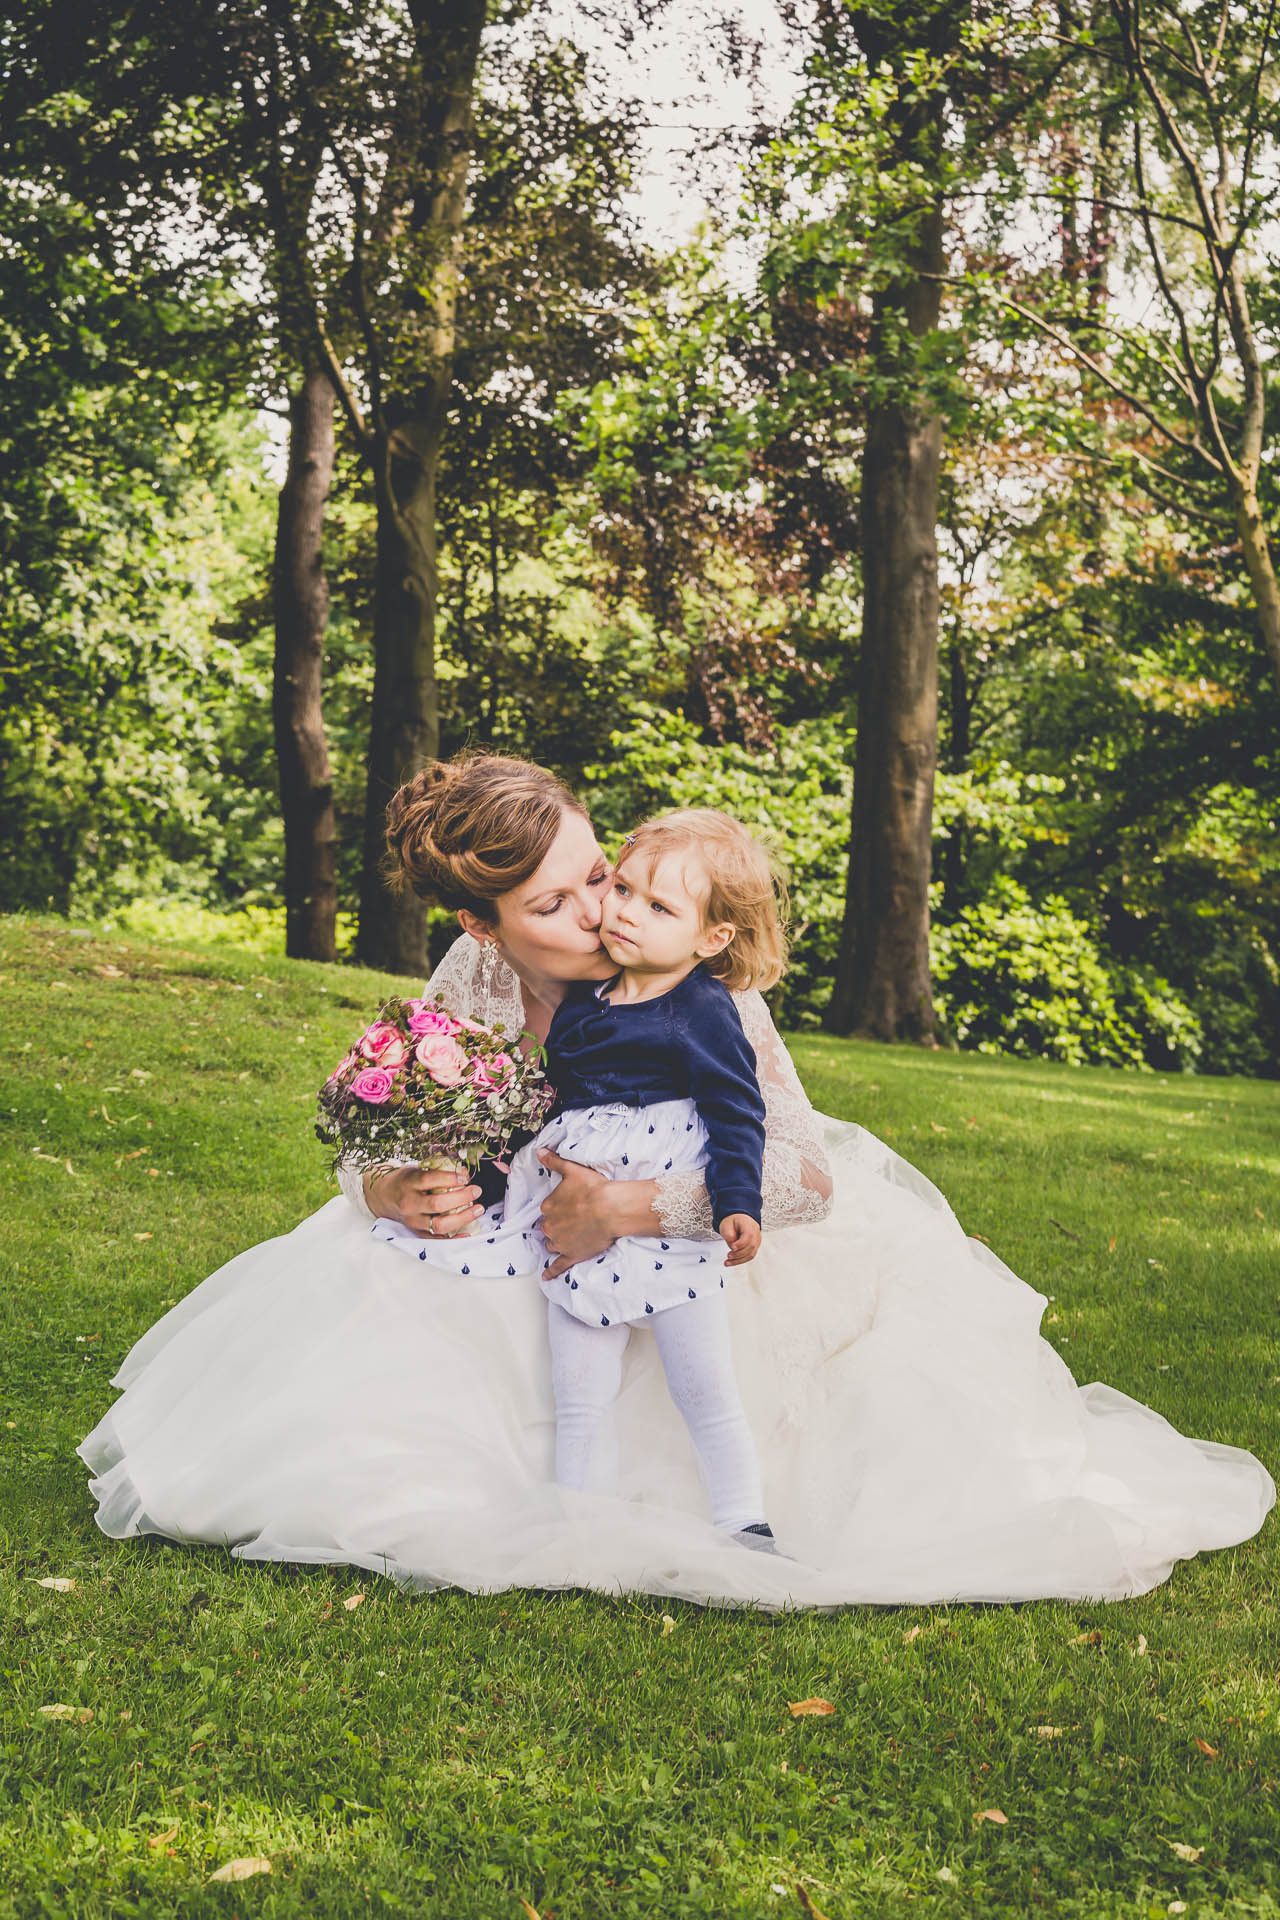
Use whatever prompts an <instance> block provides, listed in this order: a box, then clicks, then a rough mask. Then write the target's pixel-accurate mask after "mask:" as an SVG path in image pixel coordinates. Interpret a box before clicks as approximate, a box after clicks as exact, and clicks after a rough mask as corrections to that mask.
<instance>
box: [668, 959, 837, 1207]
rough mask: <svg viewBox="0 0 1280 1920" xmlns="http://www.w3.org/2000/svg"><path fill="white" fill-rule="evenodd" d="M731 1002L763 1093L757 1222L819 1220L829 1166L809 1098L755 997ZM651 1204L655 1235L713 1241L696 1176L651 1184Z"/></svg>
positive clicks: (827, 1203) (827, 1198)
mask: <svg viewBox="0 0 1280 1920" xmlns="http://www.w3.org/2000/svg"><path fill="white" fill-rule="evenodd" d="M734 999H735V1001H736V1002H737V1007H738V1013H739V1015H740V1016H741V1019H742V1030H743V1032H744V1033H745V1034H746V1036H747V1039H748V1040H749V1041H750V1042H751V1045H752V1046H753V1048H754V1049H755V1056H756V1073H757V1075H758V1077H759V1080H760V1091H761V1093H762V1094H763V1095H764V1106H765V1114H764V1128H765V1147H764V1168H763V1174H764V1177H763V1180H762V1182H761V1191H762V1193H763V1197H764V1208H763V1211H762V1215H761V1221H760V1224H761V1226H762V1227H763V1228H764V1230H765V1232H766V1233H769V1232H772V1231H773V1230H774V1229H776V1228H778V1227H796V1226H801V1225H803V1224H805V1223H806V1222H809V1221H813V1220H825V1219H826V1217H827V1215H828V1214H829V1213H830V1211H831V1167H830V1164H829V1162H828V1160H827V1156H826V1153H825V1151H824V1149H823V1145H822V1135H821V1132H820V1130H819V1126H818V1120H817V1116H816V1115H815V1113H814V1111H813V1108H812V1107H811V1106H810V1104H809V1096H808V1094H807V1093H806V1092H805V1090H804V1088H803V1087H802V1086H801V1084H800V1076H799V1074H798V1073H797V1072H796V1070H795V1064H794V1062H793V1061H792V1058H791V1055H790V1054H789V1053H788V1052H787V1049H786V1047H785V1046H784V1045H783V1042H782V1037H781V1035H780V1034H779V1032H778V1029H777V1028H776V1027H775V1026H774V1024H773V1020H772V1018H771V1017H770V1014H769V1009H768V1007H766V1005H765V1003H764V1001H763V999H762V998H761V996H760V995H759V994H758V993H755V992H752V993H739V994H735V995H734ZM655 1206H656V1209H657V1212H658V1215H659V1218H660V1219H661V1221H662V1231H663V1232H664V1233H667V1234H670V1235H671V1236H672V1237H673V1238H675V1237H677V1236H679V1237H680V1238H682V1239H691V1240H709V1239H712V1238H713V1237H714V1235H715V1225H714V1222H713V1221H712V1218H711V1202H710V1201H709V1200H708V1198H707V1188H706V1182H705V1180H704V1179H703V1177H702V1175H701V1174H700V1173H684V1174H671V1175H669V1176H668V1177H667V1178H666V1179H663V1180H659V1182H658V1197H657V1200H656V1202H655Z"/></svg>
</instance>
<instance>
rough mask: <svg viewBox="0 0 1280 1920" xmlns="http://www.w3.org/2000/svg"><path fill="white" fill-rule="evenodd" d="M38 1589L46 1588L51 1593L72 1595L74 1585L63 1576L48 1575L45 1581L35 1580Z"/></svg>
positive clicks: (73, 1582) (72, 1581)
mask: <svg viewBox="0 0 1280 1920" xmlns="http://www.w3.org/2000/svg"><path fill="white" fill-rule="evenodd" d="M36 1585H37V1586H38V1587H48V1589H49V1591H50V1592H51V1593H74V1592H75V1589H76V1583H75V1581H74V1580H68V1579H67V1578H66V1576H65V1575H64V1574H50V1575H49V1576H48V1578H47V1579H44V1580H37V1581H36Z"/></svg>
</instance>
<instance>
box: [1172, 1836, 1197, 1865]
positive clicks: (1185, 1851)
mask: <svg viewBox="0 0 1280 1920" xmlns="http://www.w3.org/2000/svg"><path fill="white" fill-rule="evenodd" d="M1165 1845H1166V1847H1171V1848H1172V1850H1173V1851H1174V1853H1176V1854H1177V1856H1178V1858H1179V1860H1185V1861H1186V1862H1187V1864H1188V1866H1192V1867H1194V1865H1195V1863H1196V1861H1197V1860H1199V1859H1200V1858H1201V1856H1202V1855H1203V1853H1204V1848H1203V1847H1189V1846H1188V1845H1187V1843H1186V1841H1185V1840H1166V1841H1165Z"/></svg>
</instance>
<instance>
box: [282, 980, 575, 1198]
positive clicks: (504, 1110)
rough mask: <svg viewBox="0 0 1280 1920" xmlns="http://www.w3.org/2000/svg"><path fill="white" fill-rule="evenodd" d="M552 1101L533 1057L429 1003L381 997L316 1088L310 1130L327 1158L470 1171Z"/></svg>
mask: <svg viewBox="0 0 1280 1920" xmlns="http://www.w3.org/2000/svg"><path fill="white" fill-rule="evenodd" d="M554 1098H555V1094H554V1090H553V1089H552V1088H551V1087H550V1086H548V1084H547V1078H546V1075H545V1074H544V1072H543V1070H542V1065H541V1056H540V1055H539V1054H522V1053H520V1052H519V1051H518V1050H517V1047H516V1046H515V1045H514V1044H513V1043H512V1042H510V1041H509V1040H507V1038H506V1037H505V1034H504V1030H503V1028H502V1027H500V1026H498V1027H481V1026H477V1025H476V1023H475V1021H473V1020H459V1019H456V1018H455V1017H454V1015H453V1014H451V1013H449V1012H448V1011H447V1010H446V1009H445V1008H444V1007H442V1006H441V1005H440V1004H439V1003H438V1002H437V1001H434V1000H388V1001H387V1004H386V1005H385V1006H384V1007H383V1008H382V1010H381V1012H380V1013H379V1014H378V1017H377V1019H376V1020H375V1021H374V1022H373V1024H372V1026H370V1027H367V1028H366V1029H365V1031H364V1032H363V1033H362V1034H361V1036H360V1038H359V1039H358V1040H357V1041H356V1043H355V1045H354V1046H353V1047H352V1049H351V1051H350V1053H348V1054H347V1056H346V1058H345V1060H342V1061H341V1062H340V1063H339V1065H338V1066H337V1067H335V1069H334V1071H333V1072H332V1073H331V1074H330V1076H329V1078H328V1079H327V1080H326V1081H325V1083H324V1085H323V1086H322V1087H321V1089H320V1110H319V1113H318V1115H317V1117H316V1132H317V1134H318V1135H319V1137H320V1139H321V1140H323V1141H325V1142H326V1143H327V1144H328V1145H329V1146H331V1147H332V1148H333V1149H334V1164H335V1166H336V1165H337V1163H338V1161H339V1160H340V1161H341V1162H342V1163H343V1165H344V1166H352V1167H355V1168H356V1169H357V1170H358V1171H359V1172H361V1173H366V1172H371V1171H375V1170H377V1169H380V1168H383V1167H387V1166H391V1165H395V1164H403V1163H405V1162H406V1161H411V1162H417V1163H418V1164H419V1165H421V1166H424V1167H455V1168H459V1169H463V1170H465V1171H467V1172H469V1173H473V1172H474V1171H475V1169H476V1168H477V1167H478V1166H479V1165H480V1162H481V1161H482V1160H494V1161H496V1162H498V1164H499V1165H501V1164H502V1156H503V1153H504V1150H505V1148H506V1147H507V1145H508V1144H509V1142H510V1141H511V1139H512V1137H513V1136H514V1135H515V1134H517V1133H536V1132H537V1130H538V1128H539V1127H540V1126H541V1125H542V1122H543V1120H544V1119H545V1118H546V1115H547V1112H548V1110H549V1108H550V1106H551V1103H552V1101H553V1100H554Z"/></svg>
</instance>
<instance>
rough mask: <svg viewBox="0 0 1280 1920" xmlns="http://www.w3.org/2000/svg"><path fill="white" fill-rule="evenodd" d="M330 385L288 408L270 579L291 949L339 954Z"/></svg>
mask: <svg viewBox="0 0 1280 1920" xmlns="http://www.w3.org/2000/svg"><path fill="white" fill-rule="evenodd" d="M333 404H334V396H333V388H332V386H331V385H330V383H329V380H328V378H327V377H326V375H325V374H324V373H322V372H321V371H320V370H319V369H318V368H317V369H312V370H311V371H309V372H308V373H307V374H306V375H305V377H304V379H303V383H302V387H301V389H300V391H299V392H298V393H297V394H296V395H295V397H294V399H293V402H292V404H291V406H290V409H289V417H290V429H289V466H288V471H287V473H286V475H285V481H284V485H283V486H282V487H281V489H280V502H279V508H278V512H277V519H276V548H275V564H274V568H273V575H272V587H273V599H274V610H275V664H274V672H273V681H272V702H271V706H272V718H273V721H274V724H275V742H276V758H277V761H278V764H279V770H280V809H281V812H282V814H283V816H284V900H285V951H286V953H288V954H291V955H292V956H293V957H294V958H295V959H298V960H334V959H336V958H337V948H336V941H335V926H336V920H337V910H338V891H337V881H336V873H335V867H336V855H337V838H338V836H337V828H336V825H335V821H334V810H333V774H332V770H331V768H330V765H329V748H328V743H327V741H326V739H325V731H324V715H323V712H322V709H321V688H322V683H323V668H324V639H325V626H326V623H327V620H328V616H329V589H328V585H327V582H326V580H325V577H324V564H323V557H322V553H321V540H322V536H323V532H324V514H325V506H326V503H327V501H328V498H329V488H330V485H331V483H332V480H333Z"/></svg>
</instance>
